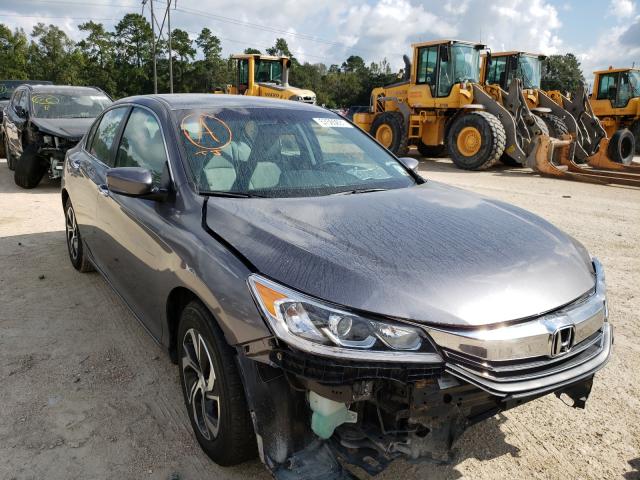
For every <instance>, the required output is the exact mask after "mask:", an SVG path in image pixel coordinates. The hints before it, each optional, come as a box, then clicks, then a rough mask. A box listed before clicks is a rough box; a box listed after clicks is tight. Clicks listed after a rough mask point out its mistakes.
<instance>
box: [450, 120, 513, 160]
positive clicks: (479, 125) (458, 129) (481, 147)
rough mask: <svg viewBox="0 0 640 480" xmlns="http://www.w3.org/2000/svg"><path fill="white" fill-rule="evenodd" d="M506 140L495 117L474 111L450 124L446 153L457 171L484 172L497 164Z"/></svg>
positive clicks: (502, 129)
mask: <svg viewBox="0 0 640 480" xmlns="http://www.w3.org/2000/svg"><path fill="white" fill-rule="evenodd" d="M506 138H507V136H506V134H505V131H504V127H503V126H502V124H501V123H500V120H498V118H497V117H496V116H495V115H493V114H491V113H489V112H483V111H475V112H471V113H468V114H464V115H461V116H460V117H458V118H457V119H455V120H454V122H453V124H452V125H451V128H449V132H448V134H447V149H448V151H449V156H450V157H451V160H452V161H453V163H455V165H456V166H457V167H458V168H462V169H464V170H484V169H487V168H489V167H491V166H493V165H495V164H496V163H497V162H498V161H499V160H500V157H501V156H502V154H503V153H504V148H505V145H506Z"/></svg>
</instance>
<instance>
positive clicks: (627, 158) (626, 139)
mask: <svg viewBox="0 0 640 480" xmlns="http://www.w3.org/2000/svg"><path fill="white" fill-rule="evenodd" d="M635 152H636V139H635V137H634V136H633V133H631V132H630V131H629V130H627V129H626V128H623V129H620V130H618V131H617V132H616V133H614V134H613V136H612V137H611V140H610V141H609V149H608V153H609V157H611V159H612V160H613V161H614V162H618V163H622V164H623V165H631V162H633V155H634V154H635Z"/></svg>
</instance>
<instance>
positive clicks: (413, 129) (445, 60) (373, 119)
mask: <svg viewBox="0 0 640 480" xmlns="http://www.w3.org/2000/svg"><path fill="white" fill-rule="evenodd" d="M485 48H486V47H485V45H482V44H478V43H472V42H464V41H458V40H438V41H433V42H423V43H417V44H414V45H412V50H413V61H411V60H409V58H408V57H407V56H405V57H404V61H405V65H406V68H405V77H404V78H403V80H402V81H401V82H398V83H396V84H392V85H387V86H385V87H379V88H375V89H373V91H372V93H371V105H370V111H369V112H363V113H357V114H355V115H354V123H356V124H357V125H358V126H359V127H360V128H362V129H363V130H365V131H367V132H369V133H370V134H371V135H372V136H373V137H375V138H376V139H377V140H378V142H380V143H381V144H382V145H383V146H385V147H387V148H388V149H389V150H390V151H392V152H393V153H394V154H396V155H399V156H401V155H404V154H406V152H407V150H408V147H409V146H410V145H415V146H416V147H417V148H418V151H419V152H420V153H421V154H422V155H425V156H436V155H438V154H440V153H442V152H443V151H445V150H446V151H447V153H448V154H449V156H450V157H451V159H452V160H453V162H454V163H455V164H456V166H458V167H459V168H462V169H466V170H481V169H485V168H488V167H490V166H492V165H494V164H495V163H496V162H498V161H499V159H500V158H501V157H502V156H503V155H506V156H508V157H509V158H510V159H512V160H513V161H514V162H517V163H518V164H521V165H528V166H531V167H534V168H535V167H536V165H537V164H538V163H540V162H542V163H544V162H549V161H551V159H552V158H553V157H554V156H557V155H569V154H570V151H569V150H570V146H571V141H570V140H554V139H551V138H550V137H549V135H548V132H547V130H546V126H545V124H544V122H543V121H542V120H540V119H539V118H538V117H536V116H535V115H533V114H532V113H531V111H530V110H529V108H528V106H527V104H526V102H525V100H524V97H523V94H522V87H521V82H519V81H517V80H516V81H514V82H512V84H511V85H509V91H508V92H507V93H506V97H505V100H506V101H505V102H504V103H500V102H497V101H496V100H495V99H494V98H492V97H491V96H490V95H489V94H487V93H486V92H485V90H484V88H483V86H482V85H481V84H480V52H481V51H482V50H484V49H485Z"/></svg>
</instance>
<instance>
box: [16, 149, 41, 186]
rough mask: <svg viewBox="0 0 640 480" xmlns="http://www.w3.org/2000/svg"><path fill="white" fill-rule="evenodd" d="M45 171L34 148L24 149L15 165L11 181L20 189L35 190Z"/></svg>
mask: <svg viewBox="0 0 640 480" xmlns="http://www.w3.org/2000/svg"><path fill="white" fill-rule="evenodd" d="M46 171H47V167H46V165H44V163H43V162H42V159H41V158H40V155H38V150H37V149H36V147H35V146H33V145H29V146H27V147H25V149H24V151H23V152H22V155H20V158H19V159H18V162H17V163H16V165H15V172H14V174H13V181H14V182H15V183H16V185H18V186H19V187H22V188H35V187H37V186H38V184H39V183H40V180H42V177H43V176H44V174H45V173H46Z"/></svg>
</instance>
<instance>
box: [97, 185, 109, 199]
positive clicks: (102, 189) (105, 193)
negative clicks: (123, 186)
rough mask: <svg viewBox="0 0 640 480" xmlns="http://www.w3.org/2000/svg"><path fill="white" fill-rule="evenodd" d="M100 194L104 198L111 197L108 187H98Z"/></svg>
mask: <svg viewBox="0 0 640 480" xmlns="http://www.w3.org/2000/svg"><path fill="white" fill-rule="evenodd" d="M98 192H100V195H102V196H103V197H108V196H109V187H107V186H106V185H99V186H98Z"/></svg>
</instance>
